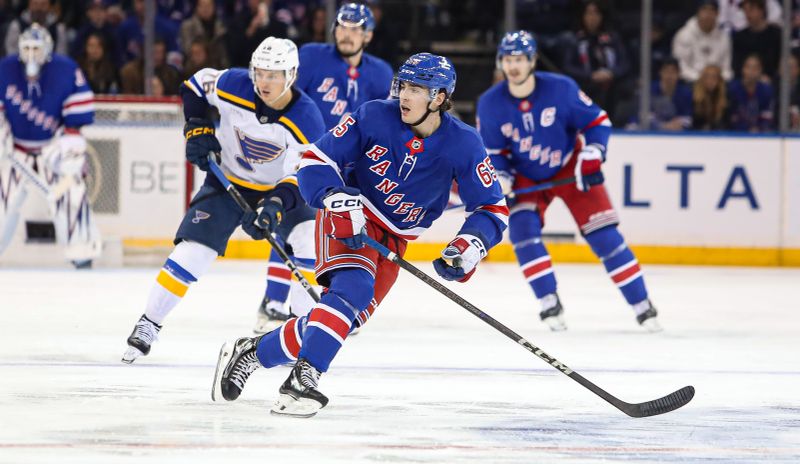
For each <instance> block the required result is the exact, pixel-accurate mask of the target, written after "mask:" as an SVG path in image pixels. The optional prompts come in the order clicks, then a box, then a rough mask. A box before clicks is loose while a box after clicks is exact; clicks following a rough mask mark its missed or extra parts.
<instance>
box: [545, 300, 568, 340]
mask: <svg viewBox="0 0 800 464" xmlns="http://www.w3.org/2000/svg"><path fill="white" fill-rule="evenodd" d="M548 300H549V301H548ZM542 301H543V303H544V304H546V305H547V308H546V309H543V310H542V311H541V312H540V313H539V318H541V319H542V322H544V323H545V324H547V325H548V326H549V327H550V330H552V331H553V332H561V331H564V330H567V324H566V323H565V322H564V307H563V306H561V300H560V299H559V298H558V294H556V293H553V294H551V295H547V296H545V297H544V298H542Z"/></svg>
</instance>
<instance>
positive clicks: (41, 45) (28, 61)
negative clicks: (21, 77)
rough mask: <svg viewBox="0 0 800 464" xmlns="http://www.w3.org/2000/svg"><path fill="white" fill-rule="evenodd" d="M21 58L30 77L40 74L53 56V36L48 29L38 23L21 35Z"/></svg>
mask: <svg viewBox="0 0 800 464" xmlns="http://www.w3.org/2000/svg"><path fill="white" fill-rule="evenodd" d="M18 45H19V60H20V61H22V62H23V63H24V64H25V74H26V75H27V76H28V77H29V78H35V77H37V76H38V75H39V71H41V69H42V66H44V64H45V63H47V62H48V61H50V59H51V58H52V57H53V38H52V37H50V33H49V32H47V29H46V28H44V27H42V26H41V25H39V24H37V23H33V24H31V26H30V27H29V28H27V29H25V32H23V33H22V34H20V36H19V42H18Z"/></svg>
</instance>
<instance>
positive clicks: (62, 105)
mask: <svg viewBox="0 0 800 464" xmlns="http://www.w3.org/2000/svg"><path fill="white" fill-rule="evenodd" d="M92 122H94V94H93V93H92V91H91V89H89V86H88V85H87V83H86V79H85V78H84V76H83V73H82V72H81V70H80V68H78V65H77V64H76V63H75V62H74V61H73V60H72V59H70V58H68V57H66V56H62V55H58V54H54V53H53V40H52V38H51V37H50V33H49V32H47V29H45V28H44V27H42V26H40V25H38V24H33V25H32V26H31V27H29V28H28V29H26V30H25V31H24V32H23V33H22V35H20V38H19V53H18V54H13V55H9V56H7V57H6V58H4V59H2V60H0V138H2V139H3V141H2V142H3V143H2V144H0V253H2V252H3V251H4V250H5V248H6V247H7V246H8V244H9V243H10V242H11V240H12V238H13V236H14V232H15V230H16V226H17V222H18V221H19V217H20V209H21V208H22V206H23V204H24V203H25V200H26V198H27V195H28V193H29V191H34V192H38V193H41V194H43V195H44V196H45V198H46V199H47V203H48V209H49V212H50V215H51V217H52V219H53V226H54V228H55V234H56V241H57V242H58V243H59V244H60V245H62V246H63V247H64V249H65V257H66V259H67V260H68V261H70V262H72V264H73V265H74V266H75V267H76V268H78V269H81V268H87V267H90V266H91V263H92V260H93V259H95V258H97V257H99V256H100V252H101V249H102V245H101V240H100V234H99V233H98V231H97V228H96V226H95V224H94V220H93V216H92V212H91V209H90V207H89V202H88V196H87V188H86V172H87V171H86V158H87V157H86V140H85V139H84V138H83V136H82V135H81V133H80V129H81V127H82V126H85V125H87V124H91V123H92Z"/></svg>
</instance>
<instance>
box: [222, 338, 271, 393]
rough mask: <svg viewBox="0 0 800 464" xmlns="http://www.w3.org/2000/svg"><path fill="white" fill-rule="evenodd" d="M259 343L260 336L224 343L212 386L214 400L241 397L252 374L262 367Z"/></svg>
mask: <svg viewBox="0 0 800 464" xmlns="http://www.w3.org/2000/svg"><path fill="white" fill-rule="evenodd" d="M257 344H258V338H249V337H244V338H240V339H238V340H236V341H235V342H227V343H225V344H224V345H222V349H221V350H219V359H217V370H216V372H215V373H214V385H213V386H212V387H211V399H212V400H213V401H222V400H223V399H224V400H226V401H233V400H235V399H236V398H239V395H241V394H242V390H244V384H245V383H246V382H247V379H248V378H249V377H250V374H252V373H253V372H254V371H255V370H256V369H258V368H259V367H261V363H260V362H259V361H258V357H257V356H256V345H257Z"/></svg>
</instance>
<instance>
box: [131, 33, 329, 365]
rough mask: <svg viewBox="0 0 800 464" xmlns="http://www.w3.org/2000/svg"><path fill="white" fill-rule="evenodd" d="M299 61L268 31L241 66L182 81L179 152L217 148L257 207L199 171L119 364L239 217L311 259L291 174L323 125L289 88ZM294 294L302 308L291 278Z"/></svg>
mask: <svg viewBox="0 0 800 464" xmlns="http://www.w3.org/2000/svg"><path fill="white" fill-rule="evenodd" d="M297 65H298V58H297V47H296V46H295V44H294V43H293V42H292V41H291V40H288V39H277V38H274V37H268V38H267V39H265V40H264V41H263V42H261V44H260V45H259V46H258V48H257V49H256V50H255V51H254V52H253V55H252V58H251V60H250V69H249V71H248V70H245V69H239V68H233V69H227V70H223V71H218V70H215V69H211V68H205V69H202V70H200V71H198V72H197V73H196V74H195V75H194V76H192V77H191V78H190V79H189V80H187V81H185V82H184V83H183V86H182V88H181V93H182V96H183V105H184V115H185V116H186V126H185V128H184V134H185V136H186V158H187V159H188V160H189V161H190V162H191V163H193V164H196V165H197V166H198V167H199V168H200V169H202V170H204V171H207V170H208V155H209V153H212V152H213V153H219V154H221V161H220V165H221V167H222V170H223V172H225V174H226V177H227V178H228V179H230V181H231V182H232V183H234V184H236V186H237V189H238V190H239V191H240V192H241V194H242V195H243V196H244V197H245V199H246V200H247V201H248V202H249V203H250V205H251V207H252V208H253V209H254V210H256V211H257V213H251V214H244V212H243V211H242V210H241V209H240V208H239V206H238V205H237V204H236V203H235V202H234V200H233V199H232V198H231V197H230V195H229V194H228V193H227V192H226V191H225V189H224V188H223V187H222V184H221V183H220V182H219V180H217V178H216V177H214V176H213V175H209V176H206V180H205V183H204V184H203V186H202V187H201V188H200V191H199V192H197V195H195V197H194V198H193V199H192V202H191V204H190V206H189V211H187V213H186V216H184V218H183V221H182V222H181V225H180V227H179V228H178V232H177V234H176V235H175V245H176V246H175V249H174V250H173V251H172V253H171V254H170V255H169V258H168V259H167V261H166V263H164V267H163V268H162V269H161V271H160V272H159V274H158V278H157V279H156V283H155V285H154V286H153V289H152V290H151V292H150V296H149V298H148V301H147V307H146V309H145V313H144V314H143V315H142V317H141V318H140V319H139V321H138V322H137V323H136V326H135V327H134V329H133V332H132V333H131V335H130V337H129V338H128V345H129V348H128V350H127V351H126V353H125V355H124V356H123V358H122V361H123V362H126V363H131V362H133V361H134V360H135V359H136V358H137V357H139V356H141V355H147V354H148V353H149V352H150V347H151V344H152V343H153V341H155V340H156V338H157V335H158V332H159V330H161V325H162V323H163V321H164V318H165V317H166V316H167V315H168V314H169V313H170V311H172V309H173V308H174V307H175V306H176V305H177V304H178V302H179V301H180V300H181V298H182V297H183V296H184V294H185V293H186V291H187V290H188V288H189V285H191V284H192V282H195V281H197V279H199V278H200V276H202V275H203V274H204V273H205V272H206V270H207V269H208V267H209V266H210V265H211V263H212V262H213V261H214V260H215V259H216V257H217V256H218V255H219V256H222V255H223V254H224V253H225V248H226V247H227V244H228V239H229V238H230V236H231V234H232V233H233V232H234V230H235V229H236V228H237V227H239V225H241V226H242V228H243V229H244V230H245V232H247V234H248V235H250V236H251V237H252V238H253V239H255V240H262V239H264V238H265V237H266V234H268V233H272V232H276V233H277V235H278V236H279V237H281V238H282V240H283V241H284V242H285V243H287V244H288V245H289V247H290V250H291V253H293V255H294V257H295V258H296V259H297V260H298V261H300V262H305V263H307V264H308V265H311V263H313V262H314V239H313V231H314V215H315V211H314V210H312V209H311V208H310V207H309V206H308V205H306V204H305V202H304V201H303V199H302V198H301V196H300V192H299V190H298V187H297V178H296V172H297V169H298V167H299V164H300V156H301V154H302V153H303V151H305V150H306V149H307V148H308V146H309V145H308V144H309V143H310V142H309V141H310V140H316V139H317V138H319V137H320V136H321V135H322V134H323V132H324V126H323V122H322V116H320V114H319V110H318V109H317V107H316V105H314V102H313V101H311V99H310V98H309V97H308V96H307V95H306V94H305V93H303V92H302V91H301V90H298V89H297V88H294V87H292V83H293V82H294V80H295V76H296V73H297ZM209 105H210V106H214V107H216V108H217V110H218V111H219V113H220V129H219V131H215V129H214V123H213V122H211V121H210V120H207V119H205V117H206V114H207V111H208V109H209ZM293 298H294V301H295V310H296V311H297V312H298V313H299V314H301V315H302V314H306V313H307V312H308V311H309V310H310V309H311V305H313V304H314V301H313V300H312V299H311V297H310V296H309V295H308V294H307V293H306V292H305V291H304V290H303V288H302V287H301V286H300V285H299V284H296V291H295V292H294V295H293ZM304 298H305V299H306V300H307V301H306V302H305V303H304V300H303V299H304Z"/></svg>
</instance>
